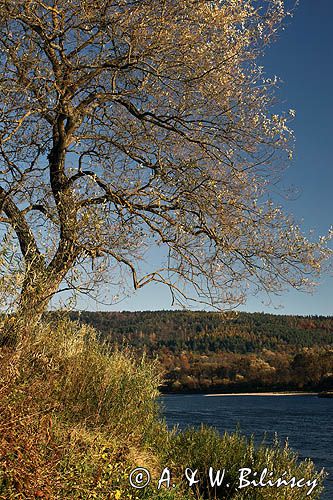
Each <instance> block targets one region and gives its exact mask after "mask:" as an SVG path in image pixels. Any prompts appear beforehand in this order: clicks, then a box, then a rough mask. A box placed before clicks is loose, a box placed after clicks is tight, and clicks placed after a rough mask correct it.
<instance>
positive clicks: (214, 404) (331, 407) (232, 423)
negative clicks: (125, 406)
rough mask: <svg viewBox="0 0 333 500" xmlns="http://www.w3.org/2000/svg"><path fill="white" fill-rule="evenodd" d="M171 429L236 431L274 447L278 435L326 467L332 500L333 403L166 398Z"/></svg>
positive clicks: (273, 398) (324, 499) (312, 398)
mask: <svg viewBox="0 0 333 500" xmlns="http://www.w3.org/2000/svg"><path fill="white" fill-rule="evenodd" d="M162 405H163V406H164V415H165V417H166V420H167V423H168V425H169V426H170V427H171V426H173V425H177V424H178V425H179V427H180V429H184V428H186V427H188V426H200V425H201V424H202V423H203V424H206V425H211V426H213V427H215V428H216V429H218V430H219V431H220V432H221V433H223V432H224V431H228V432H232V431H235V430H236V428H237V426H239V427H240V430H241V432H242V433H243V434H245V435H247V436H251V435H254V437H255V441H256V442H257V443H259V442H260V441H261V440H262V439H263V437H264V436H265V435H266V442H267V443H269V442H270V441H272V440H273V439H274V435H275V434H277V435H278V437H279V438H280V440H281V441H282V442H284V441H285V440H286V438H288V441H289V445H290V447H291V448H292V449H294V450H295V451H297V452H298V454H299V457H300V458H301V459H305V458H310V459H311V460H313V462H314V463H315V465H316V467H317V469H322V468H325V470H326V472H328V474H329V476H328V478H327V479H326V480H325V492H324V493H323V495H322V496H321V498H322V500H331V499H333V399H324V398H318V397H317V396H310V395H305V396H300V395H298V396H212V397H209V396H205V395H201V394H199V395H197V394H196V395H164V396H163V397H162Z"/></svg>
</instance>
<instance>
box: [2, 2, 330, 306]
mask: <svg viewBox="0 0 333 500" xmlns="http://www.w3.org/2000/svg"><path fill="white" fill-rule="evenodd" d="M285 16H286V11H285V6H284V2H283V1H282V0H270V1H263V2H255V1H248V0H220V1H207V0H181V1H178V0H158V1H156V0H154V1H151V0H140V1H135V0H95V1H94V2H91V1H85V0H81V1H78V0H44V1H43V0H28V1H27V0H17V1H15V2H13V1H11V0H0V25H1V33H2V36H1V39H0V61H1V68H2V70H1V76H0V115H1V125H0V204H1V205H0V206H1V213H2V215H1V218H0V223H1V225H2V227H3V228H4V230H3V234H4V233H5V232H6V231H7V230H9V231H13V234H14V238H15V241H17V243H18V249H19V252H20V253H19V255H20V256H21V258H22V266H23V280H22V283H21V298H20V310H21V312H22V313H24V311H26V312H27V311H28V312H29V314H32V311H34V314H35V315H38V314H40V313H41V311H43V310H44V309H45V307H46V306H47V303H48V301H49V299H50V297H51V296H52V295H53V294H54V293H56V292H57V290H58V289H59V286H60V284H61V283H64V282H65V281H67V286H68V287H69V288H75V287H77V286H78V283H79V280H78V278H77V274H75V272H74V271H73V270H75V269H77V268H78V266H81V269H82V270H83V271H84V272H85V273H86V274H89V277H91V276H92V275H94V276H95V281H94V282H90V285H88V284H86V290H88V289H89V290H94V289H95V287H96V282H97V281H99V280H100V281H102V282H104V281H106V279H107V278H106V277H107V274H109V276H110V279H111V282H112V283H116V282H117V283H120V284H121V285H123V284H124V283H125V282H126V279H127V278H126V277H129V278H130V279H131V281H132V283H133V285H134V287H135V288H139V287H141V286H143V285H145V284H147V283H149V282H151V281H157V282H162V283H166V284H167V285H169V286H170V289H171V291H172V293H173V296H174V298H175V299H178V300H182V299H184V298H185V297H186V296H192V297H195V298H197V299H198V300H200V301H203V302H205V303H211V304H213V305H216V306H222V307H225V306H226V305H235V304H238V303H239V301H241V300H243V298H244V296H245V294H246V290H250V291H256V290H265V291H267V292H270V291H272V292H276V291H279V290H280V289H281V287H283V286H284V285H286V284H289V285H292V286H294V287H296V288H297V287H303V286H306V285H307V284H308V283H309V282H310V281H311V277H312V276H313V274H314V273H317V272H318V271H319V270H320V266H321V262H322V261H323V259H324V258H325V257H326V256H327V251H326V249H325V238H323V239H322V241H321V242H319V243H312V242H310V241H308V240H307V239H306V237H305V236H303V234H302V233H301V231H300V229H299V227H298V226H297V224H295V223H294V221H293V220H292V218H291V217H289V216H287V215H285V214H284V213H283V210H282V209H281V207H279V206H277V205H276V204H274V202H273V201H272V200H271V199H270V186H271V184H272V182H275V181H276V179H277V177H278V175H279V172H280V169H281V167H282V166H283V165H285V163H286V161H287V160H288V157H290V155H291V147H292V132H291V130H290V128H289V120H290V119H291V118H292V117H293V114H294V112H293V111H292V110H291V111H290V112H289V113H286V114H280V115H279V114H276V113H272V106H273V103H274V87H275V84H276V81H275V80H274V79H271V80H270V79H267V78H266V77H265V75H264V72H263V69H262V67H261V66H259V65H258V63H257V61H258V56H259V55H260V54H261V53H262V51H263V49H264V48H265V47H266V46H267V45H268V44H269V43H270V41H271V40H272V39H273V38H274V36H275V35H276V32H277V30H278V28H279V26H280V25H281V23H282V22H283V19H284V17H285ZM156 244H157V245H162V246H163V247H165V249H166V252H165V255H166V259H165V260H166V261H165V263H164V264H162V265H161V266H160V267H158V268H156V269H155V268H152V269H151V270H150V271H148V273H147V272H146V271H145V272H144V273H143V274H141V271H142V269H143V268H142V266H141V264H140V263H141V261H142V259H144V257H145V253H146V251H147V250H148V249H149V248H151V246H152V245H156ZM88 263H90V264H91V267H92V271H91V272H90V271H88ZM140 266H141V267H140ZM89 269H90V268H89ZM144 269H145V268H144ZM309 278H310V280H309ZM87 283H88V282H87ZM82 289H83V288H82Z"/></svg>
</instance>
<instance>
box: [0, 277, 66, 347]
mask: <svg viewBox="0 0 333 500" xmlns="http://www.w3.org/2000/svg"><path fill="white" fill-rule="evenodd" d="M61 281H62V276H60V277H57V279H54V278H52V277H51V276H47V274H45V273H43V274H41V273H40V274H39V276H37V277H36V276H35V278H34V279H33V280H30V279H27V280H26V282H25V284H24V285H23V288H22V291H21V296H20V302H19V305H18V308H17V310H16V312H15V313H14V314H12V315H11V316H8V317H7V318H6V320H5V322H4V325H3V328H2V331H1V332H0V345H2V346H4V345H6V346H11V347H14V346H16V345H17V344H18V343H19V342H21V341H24V340H26V339H27V338H29V337H30V335H31V334H33V331H34V328H35V327H36V326H37V324H38V322H39V321H40V319H41V317H42V315H43V313H44V312H45V311H46V309H47V305H48V303H49V301H50V299H51V297H52V296H53V295H54V293H55V292H56V291H57V290H58V288H59V285H60V283H61Z"/></svg>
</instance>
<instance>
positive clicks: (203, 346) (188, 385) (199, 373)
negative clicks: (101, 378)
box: [71, 311, 333, 392]
mask: <svg viewBox="0 0 333 500" xmlns="http://www.w3.org/2000/svg"><path fill="white" fill-rule="evenodd" d="M71 318H72V319H75V320H79V321H80V322H82V323H87V324H90V325H92V326H94V327H95V328H96V329H97V330H98V332H99V333H100V336H101V339H102V340H104V341H107V342H109V343H111V344H113V345H118V346H120V345H121V346H123V345H125V346H127V345H129V346H132V347H133V348H134V349H135V350H136V351H137V352H138V354H141V353H142V352H143V351H145V352H146V353H147V354H148V356H149V357H156V356H158V358H159V360H160V362H161V364H162V366H163V368H164V370H165V386H164V387H163V390H165V391H172V392H175V391H221V390H223V391H234V390H236V391H245V390H263V391H264V390H273V389H274V390H295V389H299V390H322V389H328V388H332V387H333V317H325V316H307V317H304V316H283V315H273V314H263V313H252V314H251V313H239V314H238V315H237V316H233V317H229V318H226V317H224V316H222V315H221V314H219V313H214V312H200V311H195V312H190V311H143V312H88V311H82V312H72V313H71Z"/></svg>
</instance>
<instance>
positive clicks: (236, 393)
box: [204, 392, 318, 397]
mask: <svg viewBox="0 0 333 500" xmlns="http://www.w3.org/2000/svg"><path fill="white" fill-rule="evenodd" d="M204 396H205V397H214V396H218V397H224V396H318V392H229V393H226V392H225V393H221V394H204Z"/></svg>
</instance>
